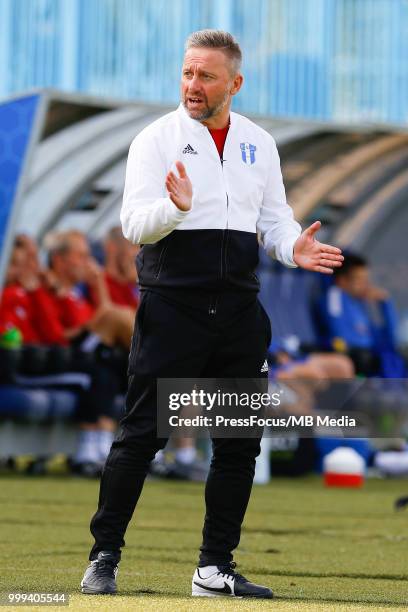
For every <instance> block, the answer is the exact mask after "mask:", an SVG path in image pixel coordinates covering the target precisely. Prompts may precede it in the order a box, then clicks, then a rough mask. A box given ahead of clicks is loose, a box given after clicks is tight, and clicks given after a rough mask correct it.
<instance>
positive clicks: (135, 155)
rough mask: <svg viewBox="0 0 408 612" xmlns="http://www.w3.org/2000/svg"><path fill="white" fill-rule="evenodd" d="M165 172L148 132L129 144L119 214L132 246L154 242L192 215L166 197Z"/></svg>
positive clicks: (150, 134)
mask: <svg viewBox="0 0 408 612" xmlns="http://www.w3.org/2000/svg"><path fill="white" fill-rule="evenodd" d="M166 174H167V169H166V166H165V162H164V160H163V157H162V155H161V152H160V150H159V147H158V146H157V143H156V140H155V138H154V135H153V134H152V133H151V130H144V131H143V132H141V133H140V134H138V136H136V138H135V139H134V141H133V142H132V144H131V146H130V150H129V156H128V160H127V167H126V180H125V191H124V194H123V204H122V210H121V213H120V220H121V223H122V231H123V235H124V236H125V238H127V240H129V241H130V242H132V243H133V244H149V243H154V242H157V241H158V240H161V238H164V237H165V236H167V235H168V234H170V232H172V231H173V230H174V229H175V228H176V227H177V225H178V224H179V223H180V222H181V221H182V220H183V219H184V217H185V216H186V215H188V214H189V213H190V211H191V209H190V211H187V212H184V211H181V210H179V209H178V208H177V206H176V205H175V204H173V202H172V201H171V200H170V198H169V197H166V196H165V193H166V188H165V180H166Z"/></svg>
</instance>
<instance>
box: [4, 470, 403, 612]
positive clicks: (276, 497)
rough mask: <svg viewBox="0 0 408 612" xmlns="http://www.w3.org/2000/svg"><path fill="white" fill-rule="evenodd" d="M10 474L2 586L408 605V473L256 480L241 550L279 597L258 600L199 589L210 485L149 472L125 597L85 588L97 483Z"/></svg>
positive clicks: (170, 604) (142, 606)
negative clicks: (195, 584) (352, 483)
mask: <svg viewBox="0 0 408 612" xmlns="http://www.w3.org/2000/svg"><path fill="white" fill-rule="evenodd" d="M0 483H1V486H0V498H1V505H0V508H1V510H0V524H1V534H0V535H1V550H2V552H1V571H0V591H2V592H12V591H20V592H21V591H25V592H27V591H36V592H50V591H53V592H55V591H66V592H69V593H70V596H71V603H70V608H71V609H78V610H82V609H83V610H94V609H98V610H112V611H115V610H128V609H133V610H160V611H161V612H165V611H167V610H179V611H184V610H185V611H190V610H193V611H194V610H217V611H218V610H220V611H224V610H234V611H235V610H243V611H249V610H251V611H252V610H261V609H270V608H271V609H272V608H273V609H275V610H300V611H303V610H313V611H320V610H322V611H327V610H330V611H331V610H353V611H354V610H356V611H357V610H382V609H394V608H403V607H406V606H407V604H408V511H405V512H404V511H401V512H399V513H396V512H395V511H394V509H393V501H394V499H395V498H396V497H397V496H399V495H402V494H404V493H406V494H408V481H405V482H404V481H397V480H385V481H380V480H372V481H369V482H368V483H367V484H366V486H365V487H364V489H362V490H340V489H325V488H324V487H323V486H322V484H321V481H320V479H319V478H317V477H316V478H315V477H313V478H307V479H303V480H289V479H284V480H281V479H276V480H274V481H273V482H272V483H271V484H270V485H268V486H266V487H260V486H258V487H255V488H254V492H253V495H252V499H251V503H250V507H249V510H248V513H247V516H246V522H245V528H244V531H243V535H242V540H241V545H240V547H239V550H238V551H237V553H236V556H235V560H236V561H237V563H238V571H240V572H241V573H243V574H244V575H247V576H248V577H249V578H251V579H253V580H254V581H256V582H259V583H262V584H265V585H268V586H270V587H271V588H272V589H273V590H274V592H275V599H274V600H272V601H252V602H251V601H247V600H232V599H225V598H223V599H220V598H217V599H215V598H212V599H201V598H200V599H191V598H189V593H190V582H191V576H192V572H193V570H194V566H195V562H196V558H197V549H198V546H199V544H200V530H201V524H202V518H203V485H200V484H191V483H176V482H163V481H161V482H159V481H149V482H147V484H146V487H145V490H144V493H143V496H142V499H141V503H140V505H139V508H138V510H137V511H136V515H135V517H134V520H133V522H132V524H131V527H130V529H129V531H128V534H127V547H126V548H125V549H124V552H123V557H122V563H121V566H120V572H119V580H118V584H119V588H120V595H117V596H115V597H110V596H98V597H95V596H86V595H81V594H80V592H79V588H78V587H79V582H80V580H81V577H82V573H83V570H84V568H85V566H86V563H87V553H88V550H89V546H90V543H91V538H90V534H89V532H88V522H89V519H90V516H91V514H92V513H93V511H94V508H95V503H96V499H97V490H98V483H97V482H94V481H84V480H76V479H71V478H60V479H58V478H51V477H45V478H27V477H4V478H2V479H1V480H0ZM2 609H7V608H5V607H2ZM13 609H14V610H15V608H13ZM24 609H26V610H27V609H28V608H27V607H25V608H24ZM33 609H37V610H38V607H37V608H33ZM47 609H48V610H53V609H57V608H54V607H52V608H51V607H48V608H47ZM59 609H60V610H63V609H64V608H59Z"/></svg>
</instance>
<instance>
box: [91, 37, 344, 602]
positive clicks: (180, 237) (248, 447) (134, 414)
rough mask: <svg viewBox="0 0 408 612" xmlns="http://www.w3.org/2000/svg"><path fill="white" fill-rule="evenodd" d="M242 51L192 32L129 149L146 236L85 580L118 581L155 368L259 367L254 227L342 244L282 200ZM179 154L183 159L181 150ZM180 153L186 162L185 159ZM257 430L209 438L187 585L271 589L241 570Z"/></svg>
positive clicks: (124, 215)
mask: <svg viewBox="0 0 408 612" xmlns="http://www.w3.org/2000/svg"><path fill="white" fill-rule="evenodd" d="M240 64H241V51H240V48H239V45H238V44H237V42H236V41H235V40H234V38H233V37H232V36H231V35H230V34H228V33H226V32H221V31H217V30H203V31H200V32H195V33H193V34H192V35H191V36H190V37H189V38H188V40H187V43H186V53H185V57H184V63H183V69H182V80H181V104H180V106H179V108H178V109H177V110H176V111H174V112H172V113H169V114H167V115H165V116H164V117H162V118H161V119H159V120H157V121H155V122H154V123H153V124H151V125H150V126H148V127H147V128H146V129H144V130H143V131H142V132H141V133H140V134H138V136H137V137H136V138H135V140H134V141H133V143H132V145H131V147H130V152H129V158H128V164H127V172H126V184H125V192H124V199H123V207H122V211H121V221H122V228H123V233H124V235H125V237H126V238H127V239H128V240H129V241H130V242H132V243H134V244H141V245H143V247H142V249H141V251H140V253H139V255H138V257H137V268H138V275H139V282H140V286H141V288H142V300H141V304H140V308H139V312H138V315H137V320H136V324H135V333H134V336H133V342H132V347H131V351H130V358H129V371H128V373H129V389H128V394H127V399H126V415H125V417H124V418H123V420H122V422H121V426H120V430H119V433H118V436H117V438H116V440H115V442H114V443H113V445H112V449H111V452H110V455H109V457H108V460H107V463H106V466H105V470H104V473H103V477H102V482H101V488H100V497H99V506H98V510H97V512H96V514H95V515H94V517H93V519H92V522H91V531H92V534H93V536H94V538H95V545H94V547H93V548H92V551H91V553H90V561H91V564H90V565H89V567H88V568H87V570H86V572H85V576H84V579H83V581H82V583H81V585H82V592H84V593H114V592H116V582H115V578H116V573H117V565H118V562H119V560H120V549H121V547H123V546H124V539H123V538H124V534H125V531H126V528H127V525H128V523H129V521H130V519H131V517H132V514H133V511H134V509H135V506H136V503H137V501H138V499H139V496H140V493H141V490H142V487H143V483H144V480H145V477H146V473H147V470H148V467H149V463H150V461H151V460H152V459H153V457H154V455H155V453H156V452H157V451H158V450H159V449H160V448H163V447H164V445H165V443H166V439H163V438H158V437H157V423H156V409H157V406H156V399H157V398H156V381H157V379H158V378H197V377H206V378H210V377H217V378H233V377H237V378H261V377H265V376H267V371H265V370H267V369H266V368H265V359H266V354H267V348H268V345H269V343H270V339H271V333H270V323H269V320H268V317H267V315H266V314H265V311H264V310H263V308H262V306H261V305H260V303H259V301H258V300H257V292H258V289H259V284H258V279H257V277H256V275H255V268H256V266H257V262H258V235H259V236H260V239H261V241H262V245H263V247H264V248H265V249H266V251H267V252H268V253H269V254H270V255H271V257H274V258H277V259H278V260H279V261H281V262H282V263H283V264H285V265H286V266H289V267H295V266H301V267H303V268H306V269H308V270H315V271H319V272H325V273H331V272H332V269H333V267H337V266H340V265H341V261H342V256H341V251H340V250H339V249H337V248H335V247H331V246H329V245H324V244H321V243H319V242H318V241H317V240H316V239H315V237H314V234H315V233H316V232H317V230H318V229H319V227H320V223H319V222H316V223H314V224H313V225H312V226H310V227H309V228H308V229H307V230H305V231H304V232H303V233H302V231H301V228H300V226H299V224H298V223H296V221H295V220H294V219H293V213H292V209H291V208H290V206H289V205H288V204H287V203H286V198H285V190H284V186H283V182H282V176H281V171H280V164H279V156H278V152H277V149H276V145H275V142H274V140H273V138H272V137H271V136H270V135H269V134H268V133H267V132H265V131H264V130H263V129H261V128H260V127H258V126H257V125H255V124H254V123H252V122H251V121H249V120H248V119H246V118H245V117H243V116H241V115H238V114H236V113H232V112H231V111H230V106H231V101H232V97H233V96H234V95H235V94H236V93H237V92H238V91H239V89H240V88H241V85H242V81H243V78H242V75H241V73H240ZM176 160H178V161H176ZM180 160H182V161H180ZM259 450H260V440H259V438H257V437H252V438H248V439H246V438H245V439H242V438H241V439H239V438H238V439H237V438H229V439H225V438H214V439H213V458H212V462H211V468H210V473H209V476H208V480H207V484H206V489H205V502H206V515H205V521H204V528H203V542H202V546H201V548H200V551H201V553H200V557H199V563H198V567H197V569H196V571H195V573H194V576H193V584H192V594H193V595H200V596H214V595H235V596H241V597H242V596H244V597H245V596H247V597H264V598H270V597H272V592H271V591H270V589H268V588H266V587H262V586H258V585H255V584H252V583H251V582H249V581H248V580H247V579H245V578H244V577H243V576H241V575H240V574H238V573H236V572H235V571H234V567H235V564H234V563H233V561H232V551H233V550H234V549H235V548H236V546H237V545H238V543H239V539H240V531H241V525H242V521H243V519H244V515H245V511H246V507H247V504H248V500H249V496H250V492H251V487H252V481H253V476H254V471H255V459H256V457H257V455H258V454H259Z"/></svg>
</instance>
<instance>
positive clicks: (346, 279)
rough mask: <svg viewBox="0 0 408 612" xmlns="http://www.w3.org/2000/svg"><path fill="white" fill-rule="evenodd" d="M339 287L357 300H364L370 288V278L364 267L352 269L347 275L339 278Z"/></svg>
mask: <svg viewBox="0 0 408 612" xmlns="http://www.w3.org/2000/svg"><path fill="white" fill-rule="evenodd" d="M338 284H339V286H340V287H341V288H342V289H343V290H344V291H346V293H349V294H350V295H351V296H352V297H355V298H357V299H364V298H365V296H366V293H367V290H368V288H369V286H370V277H369V272H368V268H367V267H366V266H358V267H355V268H352V269H351V270H350V272H349V273H348V274H346V275H345V276H341V277H340V278H339V283H338Z"/></svg>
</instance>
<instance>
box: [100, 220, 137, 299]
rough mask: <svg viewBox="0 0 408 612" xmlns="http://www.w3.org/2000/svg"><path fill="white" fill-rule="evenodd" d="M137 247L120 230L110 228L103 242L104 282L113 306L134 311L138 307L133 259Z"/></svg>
mask: <svg viewBox="0 0 408 612" xmlns="http://www.w3.org/2000/svg"><path fill="white" fill-rule="evenodd" d="M139 250H140V247H139V246H138V245H134V244H131V243H130V242H129V241H128V240H126V238H125V237H124V236H123V234H122V228H121V227H119V226H116V227H112V228H111V229H110V230H109V232H108V234H107V236H106V238H105V241H104V251H105V282H106V285H107V288H108V292H109V296H110V299H111V300H112V302H113V303H114V304H119V305H121V306H128V307H129V308H132V309H133V310H134V311H135V310H136V309H137V307H138V305H139V288H138V278H137V271H136V265H135V257H136V255H137V253H138V252H139Z"/></svg>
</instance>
